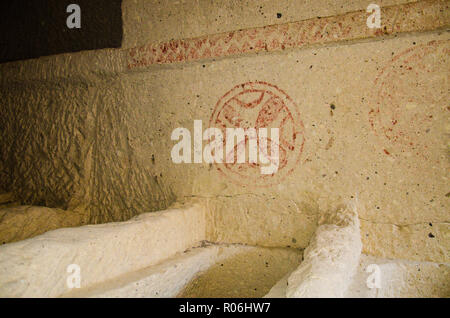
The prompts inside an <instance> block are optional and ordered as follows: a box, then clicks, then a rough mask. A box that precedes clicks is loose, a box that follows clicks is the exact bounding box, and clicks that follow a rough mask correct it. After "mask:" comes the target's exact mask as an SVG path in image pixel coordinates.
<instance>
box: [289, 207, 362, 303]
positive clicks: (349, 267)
mask: <svg viewBox="0 0 450 318" xmlns="http://www.w3.org/2000/svg"><path fill="white" fill-rule="evenodd" d="M321 222H323V223H322V225H320V226H319V227H318V228H317V230H316V233H315V234H314V236H313V238H312V240H311V242H310V245H309V246H308V247H307V248H306V250H305V252H304V259H303V261H302V263H301V264H300V266H299V267H298V268H297V269H296V270H295V271H294V272H293V273H292V274H291V275H290V276H289V278H288V286H287V288H286V297H288V298H292V297H301V298H304V297H306V298H315V297H344V296H345V294H346V292H347V289H348V287H349V285H350V282H351V280H352V277H353V275H354V274H355V273H356V270H357V266H358V264H359V257H360V254H361V248H362V244H361V240H360V233H359V219H358V212H357V206H356V203H355V202H352V203H351V205H349V206H347V207H345V206H344V207H340V208H338V209H337V210H336V211H331V213H328V214H327V215H324V216H323V217H322V218H321Z"/></svg>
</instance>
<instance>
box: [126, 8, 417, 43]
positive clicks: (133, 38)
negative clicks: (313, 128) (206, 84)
mask: <svg viewBox="0 0 450 318" xmlns="http://www.w3.org/2000/svg"><path fill="white" fill-rule="evenodd" d="M408 2H413V1H411V0H378V1H377V2H376V3H377V4H378V5H380V7H386V6H392V5H396V4H404V3H408ZM370 3H372V2H371V1H370V0H314V1H292V0H265V1H260V0H247V1H245V2H242V1H240V0H228V1H227V2H226V3H223V2H220V1H209V0H182V1H172V0H163V1H161V0H124V1H123V3H122V11H123V21H124V37H123V42H122V45H123V47H125V48H131V47H136V46H141V45H144V44H147V43H149V42H165V41H170V40H172V39H176V40H180V39H186V38H194V37H198V36H202V35H205V34H217V33H222V32H228V31H236V30H240V29H248V28H252V27H264V26H267V25H274V24H284V23H288V22H296V21H301V20H307V19H311V18H316V17H328V16H335V15H342V14H345V13H347V12H351V11H358V10H366V8H367V6H368V5H369V4H370ZM367 15H368V14H367ZM136 25H139V28H136V27H135V26H136Z"/></svg>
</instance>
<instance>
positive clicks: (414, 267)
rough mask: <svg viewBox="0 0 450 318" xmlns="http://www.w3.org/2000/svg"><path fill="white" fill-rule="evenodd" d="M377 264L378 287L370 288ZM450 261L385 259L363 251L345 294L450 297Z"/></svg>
mask: <svg viewBox="0 0 450 318" xmlns="http://www.w3.org/2000/svg"><path fill="white" fill-rule="evenodd" d="M373 264H375V265H376V266H378V269H379V273H380V276H379V278H380V285H379V288H369V287H368V285H367V280H369V281H371V282H373V281H372V278H371V277H369V276H370V275H371V274H373V272H374V271H373V268H369V269H370V271H369V272H367V271H366V270H367V268H368V266H369V265H372V266H373ZM449 277H450V264H448V263H446V264H443V263H432V262H414V261H407V260H401V259H395V260H393V259H383V258H377V257H373V256H368V255H364V254H363V255H361V261H360V264H359V266H358V271H357V274H356V275H355V277H354V278H353V280H352V283H351V286H350V287H349V290H348V291H347V293H346V297H364V298H376V297H377V298H388V297H389V298H391V297H396V298H397V297H450V281H449V279H448V278H449Z"/></svg>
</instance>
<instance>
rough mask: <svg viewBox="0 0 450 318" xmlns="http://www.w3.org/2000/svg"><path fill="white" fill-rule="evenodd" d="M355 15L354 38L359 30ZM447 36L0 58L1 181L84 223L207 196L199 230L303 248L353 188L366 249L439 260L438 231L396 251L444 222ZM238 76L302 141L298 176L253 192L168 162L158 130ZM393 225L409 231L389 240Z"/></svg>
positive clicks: (191, 114) (184, 118)
mask: <svg viewBox="0 0 450 318" xmlns="http://www.w3.org/2000/svg"><path fill="white" fill-rule="evenodd" d="M355 3H356V2H355ZM421 3H422V4H421ZM423 3H425V4H423ZM442 3H443V2H442V1H425V2H420V3H418V4H411V5H408V8H411V7H413V8H415V6H417V5H420V6H422V5H430V4H431V6H432V8H436V7H435V5H437V6H438V7H439V6H440V5H441V4H442ZM128 4H132V2H128V3H127V5H128ZM353 4H354V3H353ZM353 4H352V5H353ZM360 4H361V3H359V5H357V6H355V7H354V9H355V10H361V9H364V6H365V4H364V6H361V5H360ZM391 4H396V3H393V2H392V3H391ZM402 8H404V7H400V9H402ZM430 10H431V11H428V10H425V11H424V13H423V15H422V14H421V15H420V16H417V18H418V20H417V21H418V22H417V25H414V24H411V23H409V22H411V21H412V20H411V19H410V18H414V16H412V17H410V18H408V17H407V16H402V15H401V12H402V10H399V20H398V23H400V25H403V24H402V23H403V22H405V23H406V22H408V21H409V22H408V23H409V24H408V23H407V24H405V25H406V26H408V28H407V29H405V30H406V31H408V30H409V31H421V30H429V29H428V28H430V27H436V26H437V24H436V23H438V24H439V25H441V24H440V23H441V22H442V21H444V23H447V22H445V21H447V20H445V19H446V18H445V16H444V20H442V19H441V18H442V14H447V12H448V10H444V11H443V12H444V13H442V12H440V11H439V10H438V11H439V12H435V13H436V15H435V14H434V11H433V10H435V9H430ZM350 11H351V10H350ZM314 12H315V11H314ZM345 12H348V11H346V9H344V11H339V14H341V13H345ZM405 12H408V11H405ZM314 15H316V13H314V14H313V15H310V16H308V17H307V18H312V17H314ZM320 15H321V14H320ZM430 16H432V17H435V18H436V19H434V18H433V19H431V20H428V18H429V17H430ZM305 17H306V16H305ZM389 17H392V16H389V15H388V16H387V18H389ZM402 17H403V18H405V19H406V20H404V19H403V18H402ZM440 17H441V18H440ZM422 18H424V19H425V20H423V19H422ZM302 19H303V18H302ZM421 19H422V20H421ZM320 20H323V19H320ZM435 20H436V21H435ZM166 21H168V20H166ZM314 21H316V20H314ZM324 21H325V20H324ZM358 21H359V22H357V23H356V24H355V25H356V26H357V28H359V29H358V32H361V33H364V34H365V32H369V31H367V30H366V29H365V27H364V28H362V29H361V27H360V24H361V23H360V22H361V21H362V22H364V21H363V20H361V21H360V20H358ZM389 21H391V20H389ZM402 21H403V22H402ZM414 21H415V20H414ZM286 22H294V21H286ZM396 23H397V22H396ZM396 23H394V24H393V25H397V24H396ZM251 26H252V27H254V26H258V25H251ZM131 27H132V28H133V27H134V28H135V29H137V27H136V25H133V26H131ZM283 27H285V25H281V24H280V25H278V26H277V27H276V28H275V29H277V30H283ZM409 27H411V28H409ZM318 30H322V31H323V29H318ZM224 31H225V30H224ZM400 31H401V30H400ZM201 32H206V31H201ZM206 33H208V32H206ZM325 33H326V32H325ZM279 34H283V33H282V32H281V33H279ZM308 34H309V31H308ZM203 35H205V34H196V35H195V36H203ZM308 36H310V35H308ZM168 40H170V39H165V40H164V41H168ZM448 40H449V37H448V33H446V32H440V31H434V32H427V33H426V32H424V33H414V34H410V33H407V34H405V33H402V32H400V33H399V34H397V37H396V38H393V37H391V38H390V39H387V38H384V37H383V36H382V35H380V38H378V39H377V40H376V41H375V40H370V39H369V40H368V39H365V40H364V41H360V42H358V43H356V41H353V42H351V43H347V42H342V41H341V42H339V41H338V40H337V42H336V43H334V44H333V45H329V46H327V47H314V46H307V47H306V46H305V47H303V49H302V48H298V47H293V48H292V49H291V50H287V51H280V52H278V51H276V52H272V53H271V54H266V53H264V54H253V55H243V56H235V57H232V58H231V57H230V58H221V59H217V60H215V61H214V60H204V61H203V62H200V61H197V62H192V63H180V64H176V65H150V66H149V67H146V68H140V69H136V70H132V71H128V70H127V66H128V62H129V60H128V59H129V56H128V54H129V51H128V49H127V50H125V49H124V50H101V51H95V52H81V53H77V54H63V55H58V56H52V57H47V58H41V59H37V60H29V61H24V62H21V63H7V64H2V65H0V72H1V74H2V77H1V78H0V84H1V89H0V95H1V101H2V102H1V103H2V107H0V127H1V129H0V142H1V144H2V145H5V146H3V147H2V148H1V149H0V174H1V175H0V188H1V189H2V191H11V192H14V194H15V196H16V197H17V198H19V199H20V200H21V201H22V204H33V205H36V204H42V205H46V206H49V207H57V208H64V209H69V210H72V211H78V212H80V213H81V212H84V211H85V212H86V213H87V214H88V215H89V222H105V221H112V220H125V219H127V218H129V217H131V216H133V215H135V214H138V213H142V212H148V211H151V210H158V209H162V208H164V207H166V206H168V204H170V202H172V201H173V200H175V198H177V199H178V200H180V201H182V200H185V199H186V200H188V199H190V198H191V197H198V198H207V199H208V200H210V201H211V202H214V201H215V200H216V201H217V202H216V203H211V206H210V207H211V210H214V211H215V212H214V214H211V215H209V218H208V222H211V224H212V225H213V226H211V227H209V233H208V236H210V238H211V239H214V240H220V241H222V240H223V241H232V242H241V243H251V244H259V245H264V246H277V245H278V246H287V245H288V244H289V245H291V246H296V247H305V246H306V245H307V243H308V240H309V238H310V237H311V235H312V233H313V232H314V230H315V228H316V226H317V221H316V220H317V218H318V214H319V212H321V211H326V210H328V209H329V206H333V205H335V203H336V202H342V200H343V199H344V200H347V199H350V198H351V197H352V196H358V198H359V201H360V202H361V204H362V205H364V209H362V212H361V213H360V217H361V219H362V220H364V222H370V223H373V224H381V225H380V226H373V228H376V229H377V233H372V235H370V233H367V234H369V236H367V237H366V236H365V234H364V235H363V236H364V237H363V240H364V250H365V251H366V252H367V253H374V254H377V255H384V256H389V255H391V256H392V255H395V257H407V258H414V259H416V260H433V261H439V262H441V261H446V262H447V260H448V253H447V254H446V253H445V251H446V250H447V251H448V239H447V238H446V237H447V236H446V235H447V234H445V233H447V232H446V230H445V231H444V230H439V231H438V232H436V235H437V236H436V237H435V239H433V238H429V239H427V241H426V244H425V245H423V244H422V243H420V244H421V245H418V246H426V247H427V248H425V249H424V248H420V249H417V250H414V251H413V252H412V251H411V250H412V249H409V250H408V249H407V248H406V247H407V246H415V244H416V243H415V241H414V240H419V242H422V241H424V240H425V239H426V237H424V235H426V231H425V228H426V226H427V224H428V223H432V224H439V226H443V227H444V228H445V224H446V222H448V219H449V218H448V211H449V210H450V208H449V198H448V167H449V162H448V160H447V157H448V151H447V150H448V149H447V148H448V147H447V144H448V131H449V130H448V114H449V112H448V104H447V101H448V99H449V98H448V87H447V86H448V80H447V77H448V76H447V75H448V74H447V72H446V70H447V69H448V52H449V51H448V47H449V44H448V43H449V42H448ZM133 41H134V40H132V42H133ZM139 41H140V40H139ZM139 41H137V42H136V43H138V42H139ZM158 41H159V39H158ZM142 44H144V43H142ZM133 45H134V44H133ZM139 45H141V43H139ZM410 68H411V69H410ZM250 81H264V82H266V83H271V84H273V85H276V86H277V87H279V88H280V89H282V90H283V91H284V92H285V93H286V94H287V95H289V96H290V98H291V100H292V101H293V103H294V104H295V105H296V107H295V108H296V110H297V111H298V112H299V113H300V115H301V120H302V123H303V125H304V136H305V144H304V149H303V153H302V154H301V160H300V161H299V162H298V164H297V166H296V169H295V170H294V171H293V172H292V173H290V174H289V175H288V176H287V177H286V179H284V180H283V181H282V182H280V183H278V184H276V185H273V186H271V187H265V188H263V187H260V185H259V184H258V182H247V183H245V180H242V181H243V182H244V183H245V184H244V185H242V184H236V183H234V182H232V181H231V180H230V179H227V178H226V177H224V176H223V175H222V174H220V173H219V172H218V171H217V169H216V168H217V167H215V166H214V165H212V166H210V165H208V164H191V165H183V164H181V165H176V164H174V163H172V161H171V158H170V150H171V148H172V146H173V145H174V142H172V141H171V140H170V134H171V132H172V131H173V130H174V129H175V128H177V127H187V128H188V129H190V130H192V124H193V120H194V119H202V120H203V123H204V125H206V123H209V120H210V118H211V115H212V113H213V110H214V108H215V105H216V104H217V103H218V101H219V100H220V99H221V98H222V97H223V96H224V94H226V92H228V91H229V90H230V89H232V88H233V87H236V86H237V85H239V84H243V83H248V82H250ZM390 92H395V94H394V95H392V94H390ZM429 92H433V94H429ZM390 95H391V96H390ZM389 106H392V107H389ZM430 116H431V117H430ZM394 126H395V127H394ZM391 130H392V133H391ZM410 143H412V144H410ZM269 200H272V201H269ZM250 215H251V216H252V219H250V217H247V216H250ZM364 222H363V223H362V226H363V230H364V229H365V228H364V227H365V223H364ZM241 224H246V226H248V229H247V230H246V229H245V228H244V227H240V226H241ZM414 224H421V225H418V226H417V227H416V226H413V225H414ZM391 225H392V226H393V225H395V226H396V227H399V226H406V228H407V229H408V231H410V232H411V235H401V236H400V237H402V239H401V240H397V236H396V238H395V239H394V238H393V236H395V235H394V234H392V235H391V234H389V235H388V233H390V232H392V233H395V231H392V226H391ZM297 229H300V230H297ZM269 233H270V236H269ZM384 233H386V235H384ZM432 233H434V232H432ZM443 233H444V234H443ZM375 234H376V235H375ZM433 235H435V234H433ZM436 238H437V239H436ZM293 239H295V240H296V242H294V241H293ZM289 242H291V243H289ZM424 243H425V242H424ZM417 244H418V243H417ZM398 246H405V248H402V249H397V248H396V247H398ZM395 251H398V252H396V254H392V253H393V252H395ZM401 251H402V252H401Z"/></svg>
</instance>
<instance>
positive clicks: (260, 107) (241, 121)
mask: <svg viewBox="0 0 450 318" xmlns="http://www.w3.org/2000/svg"><path fill="white" fill-rule="evenodd" d="M210 127H217V128H220V129H222V130H226V128H243V129H244V130H245V129H249V128H255V129H257V130H258V129H259V128H271V127H274V128H279V168H278V171H277V172H276V173H275V174H271V175H261V173H259V165H258V164H249V163H244V164H239V163H233V164H216V167H217V169H218V170H219V171H220V173H222V174H224V175H225V176H226V177H228V178H229V179H231V180H232V181H234V182H235V183H238V184H241V185H251V186H262V187H265V186H271V185H274V184H278V183H279V182H281V181H282V180H283V179H284V178H285V177H286V175H287V174H289V172H291V171H293V170H294V169H295V168H296V167H297V166H298V161H299V159H300V156H301V153H302V151H303V145H304V142H305V138H304V134H303V129H304V128H303V123H302V121H301V120H300V115H299V113H298V107H297V106H296V105H295V103H294V102H293V100H292V99H291V98H290V97H289V96H288V95H287V94H286V93H285V92H284V91H282V90H281V89H279V88H278V87H277V86H275V85H272V84H269V83H266V82H247V83H244V84H239V85H236V86H235V87H234V88H232V89H231V90H230V91H228V92H227V93H226V94H225V95H224V96H222V97H221V98H220V99H219V101H218V102H217V104H216V107H215V109H214V112H213V114H212V115H211V118H210ZM267 139H268V140H267V142H266V144H271V140H270V137H268V138H267ZM246 141H247V142H248V140H246ZM262 148H264V147H261V145H259V149H260V150H262V151H264V149H262Z"/></svg>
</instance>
